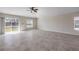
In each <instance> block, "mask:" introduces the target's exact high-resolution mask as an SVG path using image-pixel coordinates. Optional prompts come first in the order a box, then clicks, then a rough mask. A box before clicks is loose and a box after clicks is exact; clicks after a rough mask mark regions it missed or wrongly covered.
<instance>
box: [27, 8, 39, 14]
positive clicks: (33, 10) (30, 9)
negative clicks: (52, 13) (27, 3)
mask: <svg viewBox="0 0 79 59" xmlns="http://www.w3.org/2000/svg"><path fill="white" fill-rule="evenodd" d="M28 11H31V13H33V12H35V13H37V11H38V9H37V8H36V7H30V8H29V10H28Z"/></svg>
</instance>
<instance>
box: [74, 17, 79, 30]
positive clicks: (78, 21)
mask: <svg viewBox="0 0 79 59" xmlns="http://www.w3.org/2000/svg"><path fill="white" fill-rule="evenodd" d="M74 29H75V30H79V17H74Z"/></svg>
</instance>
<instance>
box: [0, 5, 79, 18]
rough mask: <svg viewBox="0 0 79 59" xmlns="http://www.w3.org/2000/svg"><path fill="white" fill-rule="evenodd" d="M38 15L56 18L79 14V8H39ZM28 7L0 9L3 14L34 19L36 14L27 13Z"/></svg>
mask: <svg viewBox="0 0 79 59" xmlns="http://www.w3.org/2000/svg"><path fill="white" fill-rule="evenodd" d="M38 9H39V10H38V15H47V16H50V15H52V16H56V15H61V14H67V13H72V12H78V11H79V8H78V7H38ZM27 10H28V7H0V12H1V13H6V14H13V15H20V16H30V17H33V16H34V15H35V14H32V13H30V11H27Z"/></svg>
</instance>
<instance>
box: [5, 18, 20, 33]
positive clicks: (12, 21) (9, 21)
mask: <svg viewBox="0 0 79 59" xmlns="http://www.w3.org/2000/svg"><path fill="white" fill-rule="evenodd" d="M19 30H20V28H19V19H17V18H6V19H5V32H18V31H19Z"/></svg>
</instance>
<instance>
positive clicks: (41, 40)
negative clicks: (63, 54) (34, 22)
mask: <svg viewBox="0 0 79 59" xmlns="http://www.w3.org/2000/svg"><path fill="white" fill-rule="evenodd" d="M0 51H79V36H75V35H69V34H62V33H57V32H48V31H41V30H30V31H23V32H20V33H16V34H15V33H14V34H5V35H0Z"/></svg>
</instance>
